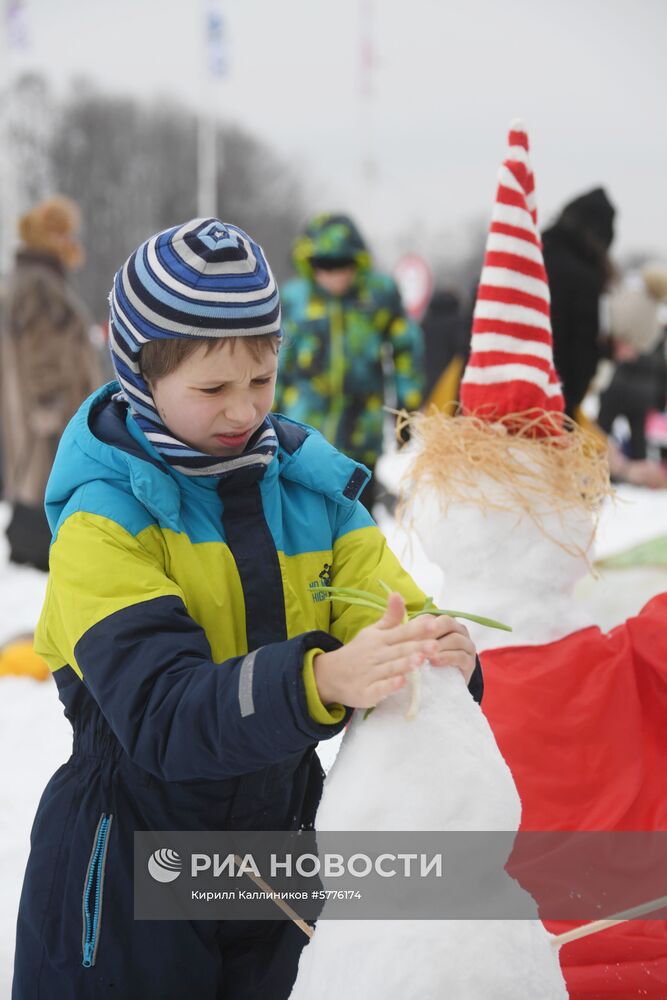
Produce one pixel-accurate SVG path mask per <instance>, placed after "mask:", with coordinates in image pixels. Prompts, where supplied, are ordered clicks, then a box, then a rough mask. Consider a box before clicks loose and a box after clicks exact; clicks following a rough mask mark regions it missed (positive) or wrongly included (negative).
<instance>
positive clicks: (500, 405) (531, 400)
mask: <svg viewBox="0 0 667 1000" xmlns="http://www.w3.org/2000/svg"><path fill="white" fill-rule="evenodd" d="M528 148H529V147H528V135H527V133H526V129H525V126H524V125H523V123H522V122H520V121H514V122H513V123H512V125H511V126H510V132H509V150H508V153H507V157H506V158H505V161H504V162H503V165H502V166H501V168H500V172H499V177H498V191H497V193H496V201H495V205H494V208H493V215H492V218H491V227H490V230H489V236H488V239H487V243H486V252H485V256H484V268H483V270H482V276H481V279H480V283H479V289H478V291H477V302H476V304H475V311H474V314H473V326H472V342H471V345H470V358H469V360H468V364H467V366H466V370H465V372H464V375H463V379H462V381H461V405H462V409H463V412H464V414H466V415H468V416H470V415H474V416H477V417H481V418H483V419H485V420H488V421H496V420H500V419H502V418H504V417H507V416H509V415H511V414H517V413H524V412H525V411H527V410H533V411H535V410H536V409H537V410H546V411H547V412H548V414H549V416H550V419H547V421H546V423H545V427H544V430H543V431H541V430H540V425H539V424H538V425H537V427H536V433H537V434H538V435H539V434H540V433H551V434H553V433H554V430H557V429H558V428H559V427H560V425H561V419H562V414H563V411H564V405H565V404H564V400H563V395H562V392H561V387H560V383H559V381H558V376H557V374H556V370H555V368H554V361H553V346H552V336H551V320H550V315H549V302H550V297H549V285H548V282H547V274H546V270H545V268H544V259H543V257H542V241H541V240H540V235H539V231H538V229H537V212H536V208H535V180H534V177H533V172H532V170H531V167H530V162H529V156H528ZM547 428H548V429H547Z"/></svg>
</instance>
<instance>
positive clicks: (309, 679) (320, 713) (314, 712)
mask: <svg viewBox="0 0 667 1000" xmlns="http://www.w3.org/2000/svg"><path fill="white" fill-rule="evenodd" d="M322 652H323V650H321V649H309V650H308V652H307V653H306V655H305V656H304V658H303V683H304V685H305V688H306V701H307V703H308V712H309V714H310V717H311V719H313V720H314V721H315V722H319V723H320V725H322V726H327V725H334V724H335V723H338V722H341V721H342V719H343V717H344V716H345V708H344V707H343V705H339V704H337V703H334V704H332V705H326V706H325V705H323V704H322V701H321V700H320V696H319V692H318V690H317V684H316V683H315V671H314V669H313V660H314V659H315V657H316V656H317V654H318V653H322Z"/></svg>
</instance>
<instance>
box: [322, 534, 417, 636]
mask: <svg viewBox="0 0 667 1000" xmlns="http://www.w3.org/2000/svg"><path fill="white" fill-rule="evenodd" d="M380 580H382V581H384V583H386V584H387V586H389V587H390V588H391V589H392V590H396V591H398V593H399V594H402V596H403V598H404V600H405V603H406V606H407V609H408V611H419V610H420V609H421V608H423V607H424V602H425V601H426V595H425V594H424V592H423V591H422V590H421V589H420V588H419V587H418V586H417V584H416V583H415V582H414V580H413V579H412V577H411V576H410V574H409V573H406V571H405V570H404V569H403V567H402V566H401V564H400V563H399V561H398V559H397V558H396V556H395V555H394V553H393V552H392V551H391V549H390V548H389V546H388V545H387V540H386V538H385V537H384V535H383V534H382V532H381V531H380V529H379V528H378V527H377V525H375V524H370V525H366V526H364V527H359V528H354V529H353V530H351V531H348V532H346V533H345V534H342V535H340V536H339V537H338V538H337V539H336V541H335V542H334V549H333V570H332V578H331V586H332V587H352V588H354V589H356V590H368V591H370V592H371V593H373V594H377V595H378V597H382V596H385V595H386V591H385V589H384V588H383V586H382V584H381V583H380V582H379V581H380ZM332 608H333V610H332V615H331V627H330V629H329V631H330V632H331V635H333V636H334V637H335V638H336V639H339V640H340V642H343V643H346V642H349V641H350V639H353V638H354V636H355V635H356V634H357V633H358V632H359V631H360V630H361V629H362V628H364V627H365V626H366V625H372V624H373V623H374V622H376V621H377V620H378V618H379V617H380V615H379V614H378V613H377V612H376V611H373V610H372V609H371V608H364V607H359V606H358V605H355V604H344V603H343V602H341V601H336V600H334V601H333V604H332Z"/></svg>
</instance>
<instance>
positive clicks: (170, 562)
mask: <svg viewBox="0 0 667 1000" xmlns="http://www.w3.org/2000/svg"><path fill="white" fill-rule="evenodd" d="M117 388H118V386H117V383H112V384H110V385H108V386H105V387H103V388H102V389H101V390H99V391H98V392H97V393H96V394H95V395H94V396H92V397H91V398H90V399H89V400H88V401H87V402H86V403H85V404H84V405H83V406H82V408H81V409H80V410H79V412H78V413H77V415H76V416H75V417H74V418H73V420H72V421H71V423H70V425H69V427H68V429H67V431H66V432H65V435H64V437H63V439H62V442H61V445H60V449H59V451H58V456H57V458H56V463H55V466H54V469H53V473H52V475H51V479H50V481H49V487H48V491H47V511H48V516H49V520H50V523H51V526H52V529H53V533H54V541H53V544H52V547H51V575H50V578H49V584H48V592H47V597H46V601H45V605H44V609H43V612H42V616H41V619H40V622H39V625H38V629H37V633H36V648H37V650H38V652H39V653H40V654H41V655H42V656H43V657H45V659H46V660H47V661H48V663H49V665H50V667H51V669H52V671H53V676H54V678H55V681H56V684H57V686H58V692H59V696H60V699H61V701H62V702H63V704H64V706H65V714H66V716H67V717H68V719H69V720H70V722H71V723H72V727H73V730H74V739H73V754H72V756H71V757H70V759H69V760H68V761H67V762H66V763H65V764H63V765H62V767H60V768H59V769H58V771H56V773H55V774H54V776H53V778H52V779H51V781H50V782H49V784H48V786H47V788H46V790H45V792H44V794H43V796H42V799H41V802H40V805H39V809H38V812H37V816H36V819H35V823H34V826H33V830H32V836H31V854H30V859H29V862H28V867H27V871H26V876H25V882H24V887H23V894H22V898H21V905H20V912H19V920H18V935H17V951H16V967H15V979H14V992H13V997H14V1000H83V998H86V1000H92V998H96V1000H99V998H100V997H107V996H109V997H111V996H113V997H115V998H117V1000H121V998H122V1000H134V998H137V1000H139V998H141V1000H153V998H154V1000H158V998H159V1000H183V998H185V997H196V998H197V1000H214V998H224V1000H241V998H248V1000H249V998H260V997H262V998H264V997H266V998H267V1000H269V998H270V1000H280V998H281V997H287V996H288V995H289V992H290V988H291V983H292V980H293V978H294V976H295V972H296V964H297V962H298V956H299V953H300V950H301V948H302V946H303V943H304V941H305V937H304V935H303V933H302V932H301V931H300V930H298V929H297V928H296V927H295V926H294V925H293V924H290V923H284V922H275V923H273V922H272V923H269V924H267V923H256V924H250V925H249V924H247V923H246V924H240V923H239V922H233V923H232V922H228V923H225V922H216V921H197V922H187V921H134V920H133V861H132V858H133V833H134V831H135V830H169V829H171V830H188V829H192V830H222V829H241V830H243V829H269V830H270V829H296V828H304V827H308V826H310V825H312V822H313V819H314V815H315V811H316V808H317V804H318V801H319V798H320V793H321V786H322V770H321V767H320V764H319V761H318V758H317V755H316V753H315V744H316V743H317V742H318V741H319V740H321V739H326V738H328V737H330V736H332V735H334V734H336V733H338V732H339V731H340V730H341V729H342V728H343V726H344V725H345V723H346V722H347V720H348V718H349V716H350V714H351V713H350V711H349V710H348V709H345V708H344V707H343V706H329V707H328V708H325V706H323V705H322V704H321V703H320V701H319V698H318V697H317V690H316V687H315V684H314V679H313V675H312V658H313V656H314V652H313V651H314V650H316V649H322V650H331V649H334V648H336V647H337V646H338V645H339V643H341V642H345V641H347V640H349V639H350V638H351V637H352V636H354V635H355V634H356V633H357V632H358V631H359V629H360V628H362V627H363V626H364V625H367V624H369V623H370V621H371V620H372V617H371V616H372V613H371V612H367V611H366V609H364V608H359V607H349V606H346V605H341V604H334V605H332V604H330V603H329V602H328V601H327V600H323V599H322V598H323V597H324V595H323V593H322V592H321V590H320V587H321V584H322V581H329V580H330V581H331V582H332V583H333V584H334V585H341V586H344V585H348V586H349V585H354V586H357V587H373V586H374V584H375V582H376V581H377V579H378V578H381V579H384V580H386V581H388V582H390V583H391V585H392V586H393V587H395V588H396V589H399V590H401V591H402V593H403V594H404V595H405V596H406V597H407V600H408V603H409V604H410V605H411V606H412V607H417V606H421V605H422V603H423V600H424V595H423V594H422V593H421V591H420V590H419V589H418V588H417V587H416V585H415V584H414V583H413V581H412V580H411V579H410V577H409V576H408V575H407V574H406V573H405V572H404V571H403V570H402V569H401V567H400V566H399V565H398V563H397V561H396V559H395V557H394V556H393V555H392V554H391V552H390V551H389V550H388V548H387V547H386V544H385V540H384V538H383V536H382V535H381V533H380V532H379V530H378V529H377V527H376V526H375V525H374V524H373V522H372V521H371V519H370V517H369V516H368V514H367V513H366V511H365V509H364V508H363V506H362V505H361V504H360V503H359V502H357V500H356V497H357V495H358V493H359V490H360V489H361V488H362V486H363V484H364V482H365V480H366V478H367V472H366V470H364V469H363V468H361V467H360V466H358V465H356V464H355V463H353V462H352V461H350V460H349V459H348V458H346V457H344V456H343V455H341V454H340V453H338V452H337V451H335V449H333V448H332V447H331V446H330V445H329V444H327V443H326V442H325V441H324V439H323V438H322V437H321V436H320V435H319V434H318V433H316V432H314V431H313V430H312V429H310V428H307V427H303V426H300V425H298V424H295V423H293V422H291V421H288V420H286V419H285V418H282V417H278V416H277V417H275V418H272V419H273V420H274V425H275V428H276V432H277V436H278V441H279V450H278V453H277V455H276V456H275V457H274V459H273V461H272V463H271V464H270V465H269V467H268V468H267V470H266V472H265V475H264V477H263V479H262V480H261V482H259V481H254V482H246V481H245V480H244V479H242V478H239V479H238V480H235V478H234V477H232V479H231V480H230V481H228V482H226V483H225V485H224V487H223V486H222V485H221V483H220V481H219V480H216V479H212V478H207V477H203V478H194V477H187V476H182V475H181V474H179V473H178V472H175V471H174V470H173V469H172V468H170V467H168V466H167V465H166V463H165V462H164V461H163V459H161V458H160V456H159V454H158V453H157V452H156V451H155V450H154V449H153V447H152V446H151V445H150V444H149V443H148V441H147V440H146V438H145V437H144V435H143V434H142V432H141V430H139V428H138V426H137V425H136V423H135V422H134V420H133V419H132V418H131V417H130V416H128V413H127V409H126V406H125V404H123V403H122V402H120V401H119V400H114V399H112V396H113V394H114V392H115V391H116V390H117ZM239 475H241V474H239ZM476 676H477V675H476ZM479 680H480V678H479V676H477V680H476V682H475V684H474V685H473V686H472V689H473V690H474V689H475V688H476V687H477V688H478V687H479ZM98 891H99V892H100V894H101V895H100V906H99V910H98V914H97V920H96V921H95V915H94V908H95V896H96V892H98Z"/></svg>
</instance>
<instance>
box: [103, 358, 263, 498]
mask: <svg viewBox="0 0 667 1000" xmlns="http://www.w3.org/2000/svg"><path fill="white" fill-rule="evenodd" d="M135 379H136V376H135ZM142 381H143V380H142ZM121 384H122V382H121ZM144 387H145V392H144V393H142V397H143V398H142V403H141V408H138V407H137V402H136V400H137V396H136V391H137V390H136V387H135V389H134V393H133V397H132V400H130V399H129V397H128V394H127V393H126V392H124V391H122V392H119V393H116V395H115V396H114V399H120V400H123V402H126V403H127V404H128V405H129V407H130V412H131V414H132V416H133V417H134V420H135V421H136V423H137V424H138V425H139V427H140V428H141V430H142V431H143V432H144V434H145V436H146V437H147V438H148V440H149V441H150V443H151V444H152V445H153V447H154V448H155V450H156V451H157V452H159V454H160V455H161V456H162V458H164V460H165V461H166V462H167V463H168V464H169V465H170V466H172V468H173V469H175V470H176V471H177V472H182V473H183V474H184V475H186V476H218V477H219V478H221V479H223V478H224V479H226V478H227V477H228V476H231V475H232V474H233V473H234V472H236V471H237V470H239V469H246V470H257V474H258V475H257V478H261V476H262V475H263V474H264V471H265V470H266V468H267V466H269V465H270V464H271V461H272V459H273V456H274V455H275V453H276V451H277V450H278V438H277V437H276V432H275V430H274V429H273V424H272V423H271V420H270V419H269V417H268V416H267V417H265V418H264V421H263V423H262V424H261V426H260V427H258V429H257V430H256V431H255V433H254V434H253V435H252V437H251V438H250V440H249V441H248V443H247V445H246V446H245V449H244V450H243V452H242V453H241V454H240V455H230V456H228V457H221V456H220V455H207V454H206V452H203V451H197V450H196V449H195V448H192V447H191V446H190V445H189V444H185V443H184V442H183V441H180V440H179V439H178V438H177V437H175V436H174V435H173V434H172V433H171V431H170V430H169V429H168V428H167V427H166V425H165V424H164V423H163V422H162V420H161V419H160V416H159V414H158V411H157V408H156V406H155V403H154V402H153V397H152V395H151V392H150V389H149V388H148V385H147V384H146V383H144Z"/></svg>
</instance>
